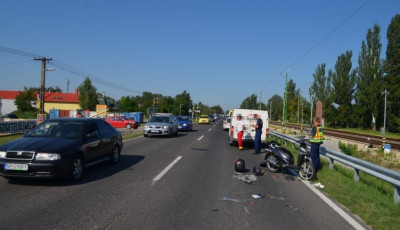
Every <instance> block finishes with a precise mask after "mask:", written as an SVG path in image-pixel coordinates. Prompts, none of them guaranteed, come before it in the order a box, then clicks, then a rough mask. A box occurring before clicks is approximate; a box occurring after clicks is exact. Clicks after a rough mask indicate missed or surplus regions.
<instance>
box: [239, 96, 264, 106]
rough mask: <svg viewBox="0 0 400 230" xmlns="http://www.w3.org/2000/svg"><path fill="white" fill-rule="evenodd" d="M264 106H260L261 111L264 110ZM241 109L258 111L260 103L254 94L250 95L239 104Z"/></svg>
mask: <svg viewBox="0 0 400 230" xmlns="http://www.w3.org/2000/svg"><path fill="white" fill-rule="evenodd" d="M265 107H266V106H265V105H263V104H262V105H261V109H264V110H265ZM240 108H241V109H260V102H259V101H258V99H257V95H256V94H252V95H251V96H250V97H247V98H246V99H244V100H243V101H242V103H241V104H240Z"/></svg>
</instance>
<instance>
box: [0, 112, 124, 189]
mask: <svg viewBox="0 0 400 230" xmlns="http://www.w3.org/2000/svg"><path fill="white" fill-rule="evenodd" d="M122 148H123V143H122V135H121V133H120V132H119V131H118V130H116V129H115V128H113V127H112V126H111V125H109V123H107V122H105V121H104V120H103V119H94V118H93V119H92V118H91V119H88V118H57V119H50V120H47V121H44V122H43V123H41V124H39V125H38V126H36V127H35V128H33V129H32V130H30V131H29V132H27V133H26V134H25V135H24V137H23V138H20V139H17V140H14V141H11V142H8V143H6V144H4V145H1V146H0V175H1V176H3V177H5V178H9V179H11V178H21V177H22V178H67V179H68V180H70V181H78V180H80V179H81V178H82V176H83V174H84V172H85V169H86V168H87V167H89V166H92V165H94V164H98V163H101V162H104V161H108V162H110V163H112V164H115V163H117V162H118V161H119V159H120V153H121V151H122Z"/></svg>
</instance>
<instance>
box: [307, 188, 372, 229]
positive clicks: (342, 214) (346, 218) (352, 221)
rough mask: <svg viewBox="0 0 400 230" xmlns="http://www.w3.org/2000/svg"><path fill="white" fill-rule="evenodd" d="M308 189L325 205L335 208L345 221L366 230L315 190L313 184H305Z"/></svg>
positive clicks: (356, 227)
mask: <svg viewBox="0 0 400 230" xmlns="http://www.w3.org/2000/svg"><path fill="white" fill-rule="evenodd" d="M304 184H305V185H307V187H309V188H310V189H311V190H312V191H313V192H314V193H315V194H317V195H318V196H319V197H320V198H321V199H322V200H323V201H324V202H325V203H327V204H328V205H329V206H331V207H332V208H333V210H335V211H336V212H337V213H338V214H339V215H340V216H341V217H342V218H343V219H345V220H346V221H347V222H348V223H349V224H350V225H351V226H353V227H354V228H355V229H357V230H365V228H364V227H363V226H361V224H359V223H358V222H357V221H355V220H354V219H353V218H352V217H351V216H349V215H348V214H347V213H346V212H345V211H343V210H342V209H341V208H339V206H337V205H336V204H335V203H333V202H332V201H331V200H330V199H328V198H327V197H326V196H325V195H324V194H323V193H322V192H320V191H319V190H318V189H316V188H314V186H312V185H311V183H307V182H304Z"/></svg>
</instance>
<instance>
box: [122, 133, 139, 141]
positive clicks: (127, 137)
mask: <svg viewBox="0 0 400 230" xmlns="http://www.w3.org/2000/svg"><path fill="white" fill-rule="evenodd" d="M142 135H143V132H138V133H131V134H127V135H123V136H122V140H127V139H132V138H135V137H139V136H142Z"/></svg>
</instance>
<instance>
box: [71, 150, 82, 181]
mask: <svg viewBox="0 0 400 230" xmlns="http://www.w3.org/2000/svg"><path fill="white" fill-rule="evenodd" d="M82 176H83V158H82V156H81V155H79V154H76V155H75V156H74V157H73V158H72V161H71V164H70V167H69V172H68V180H69V181H71V182H75V181H79V180H80V179H81V178H82Z"/></svg>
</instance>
